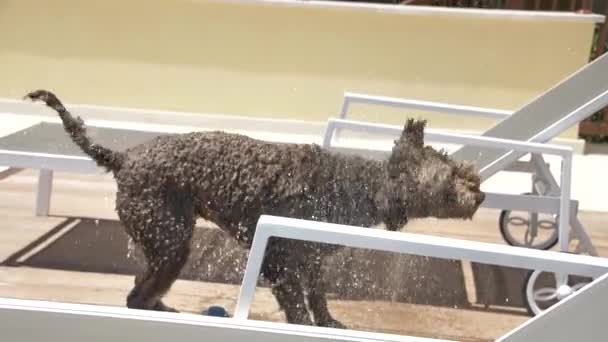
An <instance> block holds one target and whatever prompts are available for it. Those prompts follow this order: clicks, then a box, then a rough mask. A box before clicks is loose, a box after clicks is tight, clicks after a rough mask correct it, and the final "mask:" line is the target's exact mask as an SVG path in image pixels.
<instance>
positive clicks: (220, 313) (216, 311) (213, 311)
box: [203, 305, 229, 317]
mask: <svg viewBox="0 0 608 342" xmlns="http://www.w3.org/2000/svg"><path fill="white" fill-rule="evenodd" d="M203 315H206V316H213V317H229V316H228V312H227V311H226V309H224V308H223V307H221V306H216V305H214V306H210V307H208V308H207V310H205V311H203Z"/></svg>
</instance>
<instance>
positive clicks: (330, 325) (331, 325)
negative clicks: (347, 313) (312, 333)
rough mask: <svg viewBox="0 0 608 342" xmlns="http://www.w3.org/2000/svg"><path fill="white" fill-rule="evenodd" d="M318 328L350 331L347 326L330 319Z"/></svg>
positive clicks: (321, 323) (319, 324) (320, 323)
mask: <svg viewBox="0 0 608 342" xmlns="http://www.w3.org/2000/svg"><path fill="white" fill-rule="evenodd" d="M317 326H320V327H325V328H335V329H348V327H347V326H346V325H344V324H343V323H342V322H340V321H338V320H336V319H330V320H327V321H324V322H319V323H317Z"/></svg>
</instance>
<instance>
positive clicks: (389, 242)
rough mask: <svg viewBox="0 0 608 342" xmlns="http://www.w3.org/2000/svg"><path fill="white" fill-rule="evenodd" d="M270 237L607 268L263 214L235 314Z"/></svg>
mask: <svg viewBox="0 0 608 342" xmlns="http://www.w3.org/2000/svg"><path fill="white" fill-rule="evenodd" d="M271 237H275V238H286V239H295V240H302V241H313V242H321V243H328V244H337V245H342V246H348V247H354V248H366V249H373V250H378V251H385V252H394V253H406V254H413V255H420V256H428V257H435V258H447V259H458V260H469V261H473V262H479V263H485V264H492V265H502V266H511V267H519V268H527V269H541V270H545V271H549V272H555V273H558V274H577V275H582V276H589V277H593V278H596V277H599V276H601V275H603V274H606V273H607V272H608V259H607V258H600V257H592V256H588V255H580V254H569V253H560V252H553V251H539V250H535V249H530V248H523V247H513V246H507V245H499V244H491V243H482V242H475V241H466V240H458V239H450V238H442V237H434V236H428V235H421V234H411V233H402V232H391V231H386V230H379V229H368V228H361V227H355V226H346V225H338V224H332V223H325V222H317V221H307V220H299V219H291V218H285V217H276V216H267V215H262V216H260V219H259V221H258V223H257V227H256V232H255V236H254V238H253V242H252V245H251V249H250V251H249V257H248V259H247V267H246V269H245V275H244V277H243V282H242V284H241V289H240V292H239V297H238V300H237V305H236V308H235V312H234V318H236V319H241V320H244V319H247V317H248V315H249V310H250V307H251V303H252V302H253V297H254V295H255V288H256V285H257V279H258V277H259V275H260V271H261V267H262V262H263V260H264V255H265V250H266V246H267V244H268V240H269V239H270V238H271Z"/></svg>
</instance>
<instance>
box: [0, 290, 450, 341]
mask: <svg viewBox="0 0 608 342" xmlns="http://www.w3.org/2000/svg"><path fill="white" fill-rule="evenodd" d="M0 331H1V333H2V337H1V338H2V341H7V342H9V341H15V342H39V341H61V342H83V341H88V342H106V341H124V340H129V341H146V342H165V341H174V340H175V341H180V342H199V341H212V342H241V341H260V342H267V341H281V342H337V341H342V342H450V341H447V340H439V339H432V338H420V337H413V336H399V335H394V334H382V333H374V332H365V331H354V330H342V329H330V328H320V327H311V326H302V325H295V324H285V323H275V322H263V321H254V320H234V319H231V318H223V317H222V318H220V317H209V316H201V315H193V314H187V313H170V312H158V311H144V310H133V309H127V308H124V307H110V306H103V305H86V304H71V303H57V302H47V301H36V300H23V299H9V298H0Z"/></svg>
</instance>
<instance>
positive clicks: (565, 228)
mask: <svg viewBox="0 0 608 342" xmlns="http://www.w3.org/2000/svg"><path fill="white" fill-rule="evenodd" d="M571 181H572V155H567V156H564V157H563V159H562V168H561V182H560V189H561V194H560V206H559V226H558V233H559V236H558V241H559V249H560V251H562V252H568V246H569V244H570V193H571Z"/></svg>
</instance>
